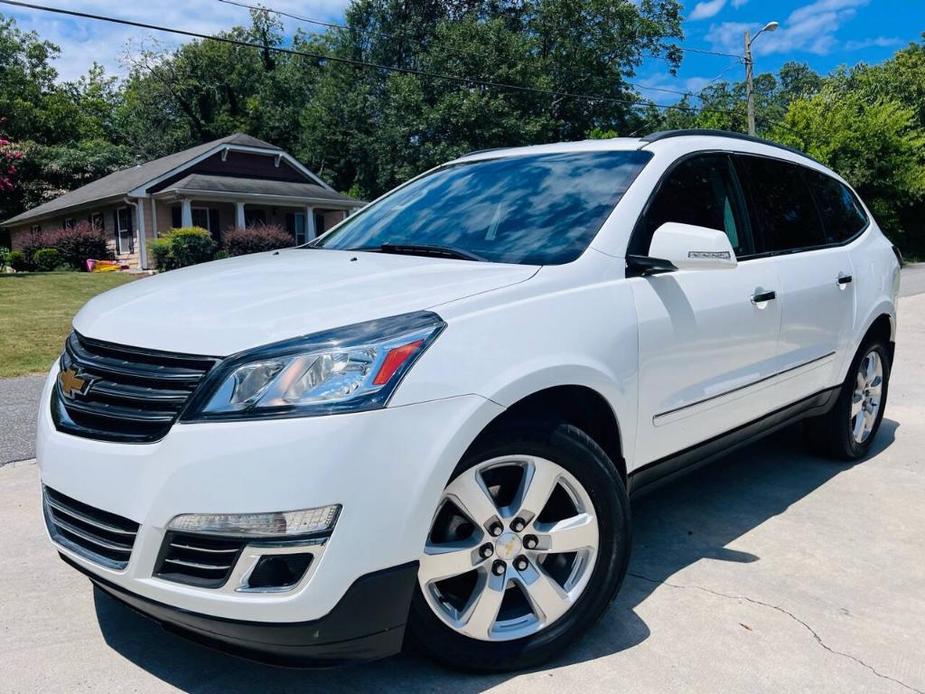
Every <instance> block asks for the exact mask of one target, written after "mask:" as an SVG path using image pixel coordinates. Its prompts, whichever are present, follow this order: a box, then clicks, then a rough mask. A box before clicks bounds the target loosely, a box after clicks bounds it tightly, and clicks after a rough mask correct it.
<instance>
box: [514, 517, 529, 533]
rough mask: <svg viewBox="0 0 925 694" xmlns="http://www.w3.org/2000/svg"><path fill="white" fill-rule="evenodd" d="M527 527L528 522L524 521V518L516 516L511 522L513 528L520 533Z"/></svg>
mask: <svg viewBox="0 0 925 694" xmlns="http://www.w3.org/2000/svg"><path fill="white" fill-rule="evenodd" d="M525 527H527V524H526V523H525V522H524V519H523V518H515V519H514V520H513V521H512V522H511V530H513V531H514V532H515V533H519V532H520V531H521V530H523V529H524V528H525Z"/></svg>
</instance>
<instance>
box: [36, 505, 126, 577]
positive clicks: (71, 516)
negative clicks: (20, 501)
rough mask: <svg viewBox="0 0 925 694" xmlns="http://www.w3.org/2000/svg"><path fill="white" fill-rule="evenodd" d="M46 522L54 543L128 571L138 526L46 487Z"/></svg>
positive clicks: (93, 559) (90, 558) (104, 563)
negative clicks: (127, 566)
mask: <svg viewBox="0 0 925 694" xmlns="http://www.w3.org/2000/svg"><path fill="white" fill-rule="evenodd" d="M43 491H44V498H45V522H46V523H47V524H48V531H49V533H50V534H51V537H52V539H53V540H54V541H55V542H57V543H58V544H60V545H62V546H64V547H67V548H68V549H70V550H72V551H74V552H76V553H77V554H79V555H81V556H83V557H86V558H87V559H89V560H90V561H93V562H96V563H97V564H101V565H103V566H107V567H109V568H113V569H124V568H125V567H126V565H127V564H128V560H129V557H131V556H132V547H133V546H134V545H135V536H136V535H137V534H138V523H136V522H134V521H130V520H129V519H128V518H123V517H122V516H117V515H116V514H114V513H109V512H107V511H101V510H100V509H98V508H93V507H92V506H89V505H87V504H84V503H82V502H80V501H77V500H76V499H72V498H70V497H69V496H65V495H64V494H61V493H60V492H56V491H55V490H54V489H51V488H49V487H44V489H43Z"/></svg>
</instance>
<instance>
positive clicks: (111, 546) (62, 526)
mask: <svg viewBox="0 0 925 694" xmlns="http://www.w3.org/2000/svg"><path fill="white" fill-rule="evenodd" d="M55 525H57V526H58V529H59V530H64V531H66V532H69V533H70V534H71V535H76V536H77V537H79V538H80V539H81V540H86V541H87V542H89V543H91V544H94V545H96V546H97V547H102V548H103V549H108V550H110V551H112V552H125V553H126V554H131V553H132V548H131V547H122V546H120V545H117V544H115V543H113V542H107V541H106V540H101V539H99V538H98V537H93V536H92V535H90V534H89V533H85V532H84V531H82V530H80V529H79V528H77V527H76V526H73V525H71V524H70V523H67V522H66V521H63V520H61V519H60V518H58V517H56V518H55Z"/></svg>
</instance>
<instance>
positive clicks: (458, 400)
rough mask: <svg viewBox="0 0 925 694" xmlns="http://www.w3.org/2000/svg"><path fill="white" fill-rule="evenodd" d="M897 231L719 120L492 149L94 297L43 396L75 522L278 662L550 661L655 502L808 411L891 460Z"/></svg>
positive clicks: (129, 597)
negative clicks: (674, 483)
mask: <svg viewBox="0 0 925 694" xmlns="http://www.w3.org/2000/svg"><path fill="white" fill-rule="evenodd" d="M899 265H900V263H899V258H898V253H897V252H896V251H895V249H894V248H893V247H892V246H891V245H890V242H889V241H888V240H887V239H886V238H885V237H884V236H883V234H882V233H881V232H880V230H879V229H878V228H877V225H876V223H875V222H874V221H873V218H872V217H871V215H870V212H869V211H868V210H867V209H866V208H865V207H864V205H863V204H862V203H861V202H860V200H859V199H858V197H857V196H856V195H855V193H854V192H853V191H852V190H851V188H850V187H849V186H848V185H847V184H846V183H845V182H844V181H843V180H842V179H841V178H839V177H838V176H836V175H835V174H833V173H832V172H831V171H829V170H827V169H826V168H825V167H824V166H821V165H820V164H818V163H817V162H815V161H813V160H812V159H810V158H808V157H806V156H804V155H802V154H800V153H798V152H793V151H790V150H787V149H784V148H781V147H778V146H774V145H772V144H769V143H765V142H762V141H759V140H755V139H752V138H746V137H742V136H733V135H732V134H728V133H718V132H711V131H678V132H667V133H659V134H656V135H652V136H649V137H646V138H642V139H629V138H619V139H614V140H601V141H589V142H578V143H568V144H555V145H544V146H536V147H526V148H520V149H504V150H495V151H485V152H477V153H473V154H470V155H468V156H465V157H462V158H461V159H458V160H456V161H453V162H450V163H449V164H446V165H444V166H440V167H438V168H436V169H434V170H432V171H429V172H427V173H425V174H423V175H421V176H419V177H417V178H415V179H414V180H412V181H409V182H408V183H406V184H405V185H403V186H401V187H399V188H397V189H396V190H394V191H392V192H391V193H389V194H387V195H386V196H384V197H383V198H381V199H379V200H378V201H376V202H374V203H372V204H370V205H369V206H368V207H366V208H365V209H364V210H363V211H362V212H360V213H359V214H357V215H355V216H352V217H350V218H348V219H347V220H345V221H344V222H343V223H342V224H340V225H339V226H338V227H336V228H335V229H333V230H331V231H330V232H329V233H327V234H325V235H324V236H322V237H321V238H319V239H317V240H315V241H314V242H312V243H310V244H308V245H307V246H302V247H299V248H292V249H287V250H282V251H278V252H272V253H265V254H262V255H257V256H249V257H239V258H232V259H229V260H222V261H218V262H214V263H208V264H205V265H199V266H197V267H191V268H186V269H183V270H176V271H173V272H168V273H164V274H161V275H158V276H156V277H153V278H151V279H145V280H142V281H138V282H134V283H132V284H129V285H127V286H125V287H122V288H120V289H117V290H114V291H111V292H108V293H106V294H104V295H102V296H100V297H97V298H95V299H94V300H93V301H91V302H90V303H89V304H87V306H86V307H85V308H84V309H83V310H82V311H81V312H80V313H79V314H78V316H77V317H76V318H75V320H74V332H73V333H72V334H71V336H70V337H69V339H68V340H67V345H66V349H65V351H64V353H63V354H62V355H61V358H60V360H59V361H58V362H57V363H55V365H54V366H53V368H52V370H51V373H50V374H49V377H48V381H47V384H46V387H45V392H44V396H43V398H44V406H43V407H42V409H41V414H40V421H39V433H38V459H39V463H40V465H41V470H42V482H43V492H44V510H45V519H46V522H47V527H48V532H49V535H50V537H51V540H52V542H54V544H55V546H56V547H57V549H58V551H59V552H60V553H61V556H62V558H63V559H64V560H65V561H67V562H68V563H69V564H71V565H72V566H74V567H75V568H77V569H79V570H80V571H83V572H84V573H86V574H87V575H88V576H89V577H90V578H91V579H92V580H93V582H94V583H96V584H97V585H98V586H99V587H101V588H102V589H103V590H105V591H107V592H108V593H110V594H111V595H113V596H115V597H116V598H117V599H119V600H122V601H124V602H126V603H128V604H129V605H131V606H132V607H134V608H136V609H137V610H139V611H141V612H143V613H146V614H148V615H150V616H152V617H153V618H154V619H156V620H158V621H160V622H162V623H165V624H167V625H170V626H172V627H173V628H175V629H178V630H180V631H181V632H184V633H186V634H188V635H191V636H193V637H194V638H199V639H201V640H204V641H206V642H209V643H211V644H217V645H219V646H221V647H223V648H226V649H229V650H233V651H236V652H240V653H244V654H248V655H250V656H253V657H258V658H262V659H265V660H270V661H274V662H281V663H309V664H311V663H320V664H332V663H340V662H346V661H350V660H366V659H372V658H378V657H382V656H386V655H390V654H393V653H395V652H397V651H398V650H400V648H401V646H402V642H403V639H404V637H405V631H406V629H405V627H406V625H407V627H408V631H409V633H410V634H411V635H413V636H414V637H416V638H417V640H418V641H419V642H420V644H421V646H422V647H423V648H424V649H425V650H426V651H428V652H429V653H430V654H432V655H433V656H434V657H435V658H437V659H439V660H442V661H444V662H446V663H449V664H451V665H454V666H459V667H465V668H473V669H482V670H501V669H510V668H518V667H524V666H531V665H534V664H536V663H539V662H541V661H543V660H544V659H546V658H548V657H550V656H552V655H554V654H556V653H557V652H559V651H560V650H561V649H562V648H563V647H564V646H565V645H567V644H569V643H570V642H572V641H573V640H574V639H575V638H576V637H578V636H580V635H582V634H583V633H584V632H586V631H587V630H588V629H589V628H590V627H591V625H592V624H593V623H594V621H595V620H596V619H597V618H598V617H600V615H601V613H602V612H603V611H604V610H605V608H606V607H607V605H608V603H609V602H610V601H611V599H612V598H613V597H614V595H615V593H616V592H617V590H618V588H619V586H620V583H621V580H622V579H623V576H624V574H625V572H626V567H627V560H628V558H629V553H630V513H629V503H630V502H629V499H630V497H631V496H632V495H634V494H637V493H639V492H641V491H644V490H648V489H651V488H652V487H653V486H654V485H655V484H656V482H658V481H661V480H665V479H668V478H672V477H675V476H677V475H678V474H680V473H681V472H684V471H687V470H690V469H691V468H692V467H694V466H696V465H698V464H700V463H703V462H704V461H707V460H710V459H712V458H714V457H716V456H718V455H720V454H724V453H728V452H729V451H730V450H731V449H732V448H734V447H736V446H739V445H741V444H745V443H748V442H751V441H754V440H755V439H757V438H758V437H760V436H762V435H764V434H766V433H768V432H770V431H772V430H774V429H778V428H780V427H784V426H787V425H790V424H792V423H794V422H797V421H798V420H805V424H804V427H803V428H804V429H806V433H807V434H808V439H809V441H810V442H811V443H812V444H813V445H814V446H815V449H816V450H817V451H820V452H822V453H825V454H827V455H829V456H831V457H833V458H836V459H841V460H854V459H858V458H861V457H863V456H864V455H865V453H866V452H867V451H868V449H869V448H870V445H871V442H872V440H873V438H874V436H875V435H876V433H877V429H878V427H879V425H880V421H881V418H882V417H883V410H884V405H885V402H886V396H887V384H888V382H889V375H890V364H891V361H892V357H893V344H894V343H893V340H894V334H895V322H896V321H895V315H896V295H897V289H898V284H899Z"/></svg>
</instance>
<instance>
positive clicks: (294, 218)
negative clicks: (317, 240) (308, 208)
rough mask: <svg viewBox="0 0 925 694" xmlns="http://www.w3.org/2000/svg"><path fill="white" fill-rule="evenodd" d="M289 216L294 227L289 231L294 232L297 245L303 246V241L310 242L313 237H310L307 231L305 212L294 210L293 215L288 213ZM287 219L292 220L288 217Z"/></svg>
mask: <svg viewBox="0 0 925 694" xmlns="http://www.w3.org/2000/svg"><path fill="white" fill-rule="evenodd" d="M287 217H291V222H290V223H291V225H292V227H291V228H290V229H289V231H290V232H292V235H293V236H294V237H295V245H296V246H301V245H302V244H303V243H308V242H309V241H311V239H310V238H308V235H307V234H306V233H305V213H304V212H294V213H293V214H291V215H287ZM286 221H287V222H289V221H290V220H289V219H287V220H286Z"/></svg>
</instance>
